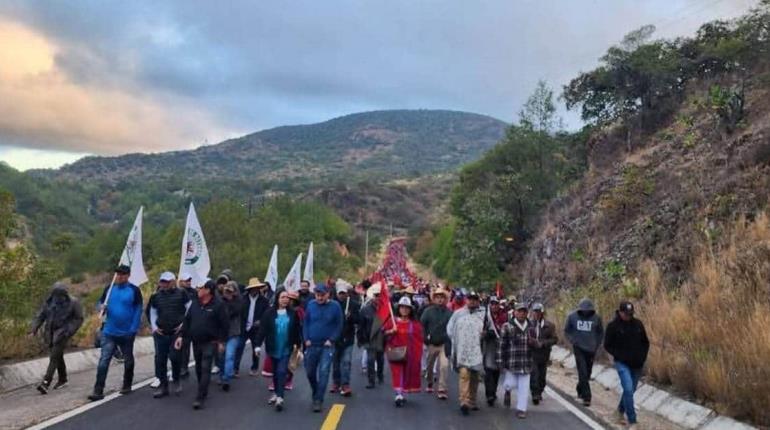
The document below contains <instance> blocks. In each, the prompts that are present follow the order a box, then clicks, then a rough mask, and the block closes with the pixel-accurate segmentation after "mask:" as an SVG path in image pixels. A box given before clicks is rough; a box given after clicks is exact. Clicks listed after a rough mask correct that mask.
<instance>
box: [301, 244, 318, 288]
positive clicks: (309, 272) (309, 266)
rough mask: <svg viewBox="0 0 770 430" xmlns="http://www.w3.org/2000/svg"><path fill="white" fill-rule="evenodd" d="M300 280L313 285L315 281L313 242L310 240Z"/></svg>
mask: <svg viewBox="0 0 770 430" xmlns="http://www.w3.org/2000/svg"><path fill="white" fill-rule="evenodd" d="M302 280H303V281H308V282H310V285H315V281H313V242H310V247H309V248H308V250H307V261H305V274H304V275H303V276H302Z"/></svg>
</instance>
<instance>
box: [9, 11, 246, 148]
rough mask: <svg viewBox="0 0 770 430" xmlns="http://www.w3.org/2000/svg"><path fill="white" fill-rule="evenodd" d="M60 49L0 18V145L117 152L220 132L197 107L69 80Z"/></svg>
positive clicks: (177, 144)
mask: <svg viewBox="0 0 770 430" xmlns="http://www.w3.org/2000/svg"><path fill="white" fill-rule="evenodd" d="M61 51H62V50H61V48H60V47H59V46H57V44H56V42H55V41H52V40H49V39H48V38H46V37H45V36H44V35H42V34H40V33H39V32H36V31H35V30H33V29H32V28H30V27H27V26H24V25H21V24H18V23H14V22H9V21H0V64H3V66H4V67H2V68H0V139H2V140H0V143H2V144H3V145H14V146H27V147H34V148H38V149H51V150H66V151H73V152H91V153H98V154H119V153H125V152H155V151H162V150H170V149H177V148H189V147H194V146H198V145H200V144H201V143H202V142H203V141H204V140H205V139H207V138H210V137H212V136H216V137H223V136H226V135H231V134H232V132H231V131H228V130H225V129H224V128H223V127H222V126H221V125H220V124H219V123H218V122H217V121H216V120H215V119H214V118H212V116H211V115H210V114H209V113H208V112H207V111H206V110H205V109H202V108H198V107H195V106H194V105H192V104H191V103H190V101H188V100H184V99H182V98H180V97H178V96H176V97H175V96H167V97H161V96H158V94H153V93H148V92H146V91H144V90H143V89H142V88H140V87H132V86H131V85H130V84H124V85H122V86H117V85H100V86H96V85H91V84H88V83H82V82H75V81H73V79H71V78H70V77H69V76H68V75H67V74H66V73H64V72H63V71H62V68H61V66H60V65H59V63H58V61H57V57H58V56H59V55H60V54H61Z"/></svg>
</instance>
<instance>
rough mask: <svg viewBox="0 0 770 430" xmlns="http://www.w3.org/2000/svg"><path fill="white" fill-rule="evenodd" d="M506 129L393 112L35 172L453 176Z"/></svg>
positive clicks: (455, 117)
mask: <svg viewBox="0 0 770 430" xmlns="http://www.w3.org/2000/svg"><path fill="white" fill-rule="evenodd" d="M505 127H506V124H505V123H504V122H502V121H499V120H497V119H494V118H490V117H487V116H483V115H478V114H472V113H465V112H454V111H443V110H391V111H376V112H366V113H359V114H353V115H348V116H344V117H340V118H336V119H332V120H329V121H326V122H322V123H319V124H311V125H297V126H285V127H278V128H273V129H269V130H264V131H260V132H256V133H253V134H249V135H246V136H243V137H240V138H237V139H231V140H227V141H224V142H222V143H219V144H216V145H210V146H203V147H200V148H198V149H195V150H191V151H174V152H166V153H158V154H129V155H123V156H119V157H86V158H84V159H82V160H79V161H77V162H75V163H73V164H71V165H68V166H65V167H63V168H61V169H59V170H55V171H39V172H36V173H37V174H43V175H46V176H52V177H57V178H62V179H68V180H77V181H81V180H87V181H99V182H106V183H118V182H120V181H124V180H135V179H140V180H142V181H145V180H157V179H165V178H174V177H180V176H182V177H185V178H187V179H207V178H214V177H218V178H219V179H222V178H230V179H244V180H259V181H263V182H264V181H269V182H273V183H285V182H287V181H296V180H299V179H305V180H310V181H314V180H320V179H331V180H334V179H342V177H344V179H345V182H349V181H350V179H351V178H356V177H357V178H365V177H371V176H373V175H386V176H384V177H386V178H392V177H393V176H396V177H415V176H421V175H423V174H426V173H436V172H444V171H452V170H454V169H456V168H457V167H458V166H460V165H462V164H464V163H467V162H469V161H472V160H475V159H476V158H478V157H479V156H480V154H482V153H484V152H485V151H486V150H487V149H489V148H491V147H492V146H494V144H495V143H497V142H498V141H499V140H500V138H501V137H502V136H503V134H504V130H505Z"/></svg>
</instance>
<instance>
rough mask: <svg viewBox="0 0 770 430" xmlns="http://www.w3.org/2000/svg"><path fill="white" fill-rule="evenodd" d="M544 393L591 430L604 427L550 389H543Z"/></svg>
mask: <svg viewBox="0 0 770 430" xmlns="http://www.w3.org/2000/svg"><path fill="white" fill-rule="evenodd" d="M545 392H546V394H548V395H549V396H551V397H553V398H554V399H555V400H556V401H557V402H559V404H561V405H562V406H564V407H565V408H566V409H567V410H568V411H570V412H571V413H572V414H573V415H575V416H576V417H578V418H579V419H580V421H583V422H584V423H586V425H588V426H589V427H591V428H592V429H593V430H604V426H602V425H601V424H599V423H597V422H596V421H594V420H593V419H592V418H591V417H589V416H588V415H586V414H585V413H583V411H581V410H580V409H578V408H576V407H575V405H573V404H572V403H570V402H569V401H568V400H567V399H565V398H564V397H562V396H560V395H559V394H558V393H556V391H554V390H552V389H551V387H545Z"/></svg>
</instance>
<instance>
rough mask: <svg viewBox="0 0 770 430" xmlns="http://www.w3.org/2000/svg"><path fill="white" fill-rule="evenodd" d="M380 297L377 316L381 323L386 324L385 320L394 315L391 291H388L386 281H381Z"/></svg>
mask: <svg viewBox="0 0 770 430" xmlns="http://www.w3.org/2000/svg"><path fill="white" fill-rule="evenodd" d="M380 285H381V289H380V297H379V298H378V299H377V301H378V302H379V306H377V318H378V319H379V320H380V322H381V324H385V321H387V320H388V319H390V318H391V316H392V315H393V308H392V307H391V306H390V291H388V285H387V284H386V283H384V282H380Z"/></svg>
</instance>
